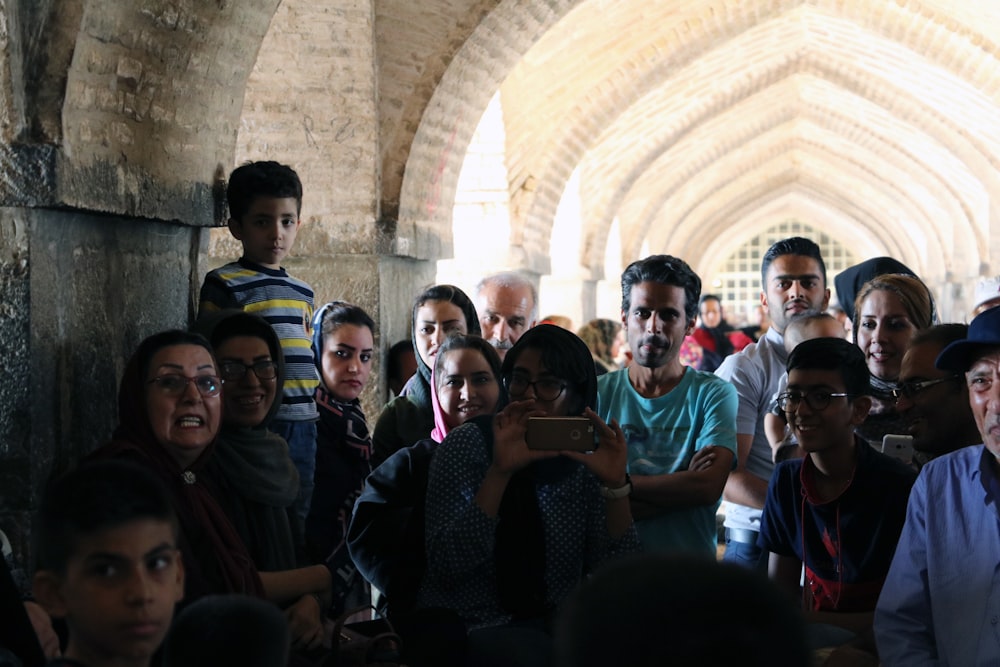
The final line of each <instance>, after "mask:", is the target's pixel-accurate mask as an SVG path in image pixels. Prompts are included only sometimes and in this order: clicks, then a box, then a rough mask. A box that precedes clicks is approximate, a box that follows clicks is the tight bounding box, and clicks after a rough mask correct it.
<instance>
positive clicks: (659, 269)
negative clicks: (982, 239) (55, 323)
mask: <svg viewBox="0 0 1000 667" xmlns="http://www.w3.org/2000/svg"><path fill="white" fill-rule="evenodd" d="M227 194H228V198H229V209H230V213H231V219H230V221H229V229H230V231H231V233H232V234H233V236H234V237H235V238H236V239H238V240H239V241H240V242H241V243H242V245H243V255H242V257H240V259H239V260H237V261H236V262H233V263H231V264H227V265H226V266H223V267H221V268H219V269H216V270H214V271H212V272H211V273H209V274H208V275H207V276H206V279H205V282H204V285H203V287H202V291H201V303H200V308H199V316H198V319H197V321H196V322H195V324H194V325H193V326H192V328H191V330H190V331H181V330H171V331H164V332H160V333H157V334H154V335H152V336H150V337H148V338H146V339H145V340H144V341H142V343H141V344H140V345H139V347H138V348H137V349H136V351H135V353H134V355H133V356H132V358H131V359H130V360H129V362H128V364H127V366H126V368H125V370H124V373H123V376H122V378H121V383H120V389H119V394H118V405H119V425H118V427H117V428H116V429H115V431H114V433H113V434H111V435H110V438H109V441H108V444H107V445H105V446H103V447H101V448H99V449H98V450H96V451H94V452H92V453H91V454H90V455H89V456H88V457H87V458H86V459H85V460H84V461H81V462H80V464H79V465H78V467H76V468H75V469H74V470H72V471H70V472H69V473H67V474H65V475H63V476H61V477H59V478H57V479H55V480H53V482H52V483H51V484H50V485H49V487H48V488H47V489H46V490H45V494H44V499H43V502H42V506H41V512H40V516H39V519H38V526H37V533H38V538H39V539H38V562H37V566H36V567H33V568H32V569H33V570H34V575H33V582H32V583H33V585H32V586H31V591H30V595H28V594H27V593H28V591H25V590H18V588H19V586H18V582H17V581H16V579H15V578H13V577H12V576H11V573H10V571H9V570H10V568H9V567H8V566H7V565H6V561H5V567H4V568H3V570H2V571H0V575H2V576H0V593H2V594H3V600H4V605H5V607H4V609H5V610H6V612H11V613H12V615H11V620H10V621H9V622H5V623H3V624H2V625H3V627H2V628H0V664H3V665H7V664H10V665H19V664H23V665H32V666H34V665H42V664H46V661H47V664H49V665H65V666H72V667H80V666H84V667H105V666H110V665H128V666H134V667H146V666H148V665H165V666H168V667H174V666H175V665H176V666H180V665H201V664H204V665H209V664H212V665H218V664H226V661H230V662H232V661H237V662H238V664H241V665H284V664H290V665H316V664H339V663H337V662H336V654H337V651H338V646H337V637H335V636H333V633H332V632H331V628H334V627H339V626H335V625H334V623H333V620H334V619H340V620H341V621H342V620H343V619H345V618H347V617H348V616H351V615H352V614H353V615H354V617H360V618H366V617H368V616H370V615H371V614H372V613H374V614H375V616H376V617H378V618H380V619H384V620H386V621H387V622H388V623H389V624H390V625H389V627H391V630H392V636H393V637H397V638H398V639H399V641H397V642H395V643H394V644H392V646H393V647H394V650H395V653H394V654H393V655H391V656H388V657H387V656H382V657H381V659H383V660H395V661H396V662H397V664H407V665H414V666H417V667H419V666H420V665H439V666H448V665H474V666H480V665H486V666H489V665H497V666H536V665H537V666H538V667H543V666H546V665H557V666H558V667H574V666H582V665H591V664H593V665H598V664H602V665H603V664H623V665H624V664H628V665H647V664H648V665H652V664H679V665H700V664H723V663H729V662H736V661H739V662H741V663H745V664H751V665H756V664H760V665H765V664H782V665H803V666H804V665H808V664H828V665H839V664H840V665H842V664H849V665H868V664H870V665H877V664H884V665H890V666H891V665H907V666H908V665H920V664H927V665H930V664H953V665H974V664H994V663H996V662H998V661H1000V633H998V632H997V617H998V612H997V601H996V595H997V593H996V592H995V591H1000V586H997V585H996V584H997V583H998V582H997V581H996V580H997V577H998V576H1000V575H998V574H997V571H998V564H1000V539H997V536H998V535H1000V530H998V529H1000V514H998V509H997V499H998V497H1000V464H998V459H1000V308H991V307H989V306H991V305H993V306H995V305H996V303H995V302H992V303H991V301H990V299H995V298H996V284H995V283H986V284H987V285H993V293H992V294H984V295H983V298H980V299H978V301H979V302H980V303H977V306H979V305H980V304H982V305H983V307H982V308H977V310H976V312H975V313H974V317H973V318H972V319H971V322H970V323H969V324H964V323H941V322H939V321H938V318H937V315H936V309H935V304H934V297H933V294H932V293H931V291H930V290H929V289H928V288H927V286H926V285H925V284H924V283H923V282H922V281H921V280H920V278H919V277H918V276H916V275H915V274H914V273H913V272H912V271H910V270H909V269H908V268H907V267H906V266H904V265H902V264H901V263H899V262H898V261H895V260H893V259H891V258H876V259H873V260H868V261H866V262H863V263H861V264H859V265H857V266H855V267H852V268H851V269H849V270H848V271H845V272H844V273H842V274H840V275H839V276H838V277H837V279H836V281H835V282H836V288H837V297H838V301H839V302H840V309H839V311H838V313H844V314H846V317H847V318H848V321H849V326H848V327H845V325H844V324H843V323H842V322H841V321H840V320H839V319H837V317H836V316H835V315H833V314H829V313H827V311H828V309H829V307H830V300H831V296H832V294H831V290H830V288H829V286H828V284H829V283H828V280H827V272H826V266H825V264H824V261H823V258H822V256H821V254H820V250H819V247H818V246H817V245H816V244H815V243H814V242H812V241H810V240H808V239H805V238H800V237H793V238H788V239H783V240H781V241H779V242H777V243H775V244H774V245H773V246H771V248H769V249H768V251H767V252H766V253H765V255H764V257H763V261H762V266H761V306H762V309H763V311H764V312H765V314H766V320H767V322H768V323H769V325H768V326H767V328H766V331H756V330H751V331H743V330H740V329H737V328H734V327H732V326H730V325H729V324H727V323H726V321H725V319H724V316H723V308H722V301H721V299H720V297H719V296H717V295H712V294H703V293H702V284H701V279H700V278H699V276H698V275H697V274H696V273H695V272H694V271H693V270H692V269H691V267H690V266H689V265H688V264H687V263H686V262H685V261H683V260H682V259H680V258H677V257H673V256H670V255H652V256H649V257H645V258H642V259H639V260H637V261H635V262H633V263H632V264H630V265H629V266H628V267H627V268H626V269H625V271H624V272H623V273H622V276H621V290H622V294H621V297H622V301H621V318H620V322H615V321H613V320H607V319H598V320H593V321H591V322H588V323H586V324H585V325H583V326H582V327H580V328H579V329H578V330H577V331H576V332H574V331H573V330H572V324H571V322H569V321H568V320H566V319H565V318H561V317H558V316H550V317H546V318H543V319H542V320H540V319H539V318H538V317H537V304H538V295H537V292H536V289H535V286H534V284H533V283H532V282H531V281H530V280H529V279H527V278H526V277H524V276H522V275H520V274H518V273H517V272H503V273H499V274H493V275H489V276H486V277H485V278H483V280H482V281H481V282H480V283H479V284H478V285H477V286H476V288H475V290H474V293H473V294H472V295H471V296H470V295H468V294H466V293H465V292H463V291H462V290H461V289H459V288H458V287H455V286H453V285H445V284H439V285H432V286H430V287H427V288H426V289H424V290H422V291H421V292H420V293H419V294H418V295H417V296H416V298H415V299H414V301H413V309H412V313H411V316H412V330H411V336H410V339H409V340H408V341H403V342H401V343H400V344H397V345H393V346H392V349H391V353H390V358H389V360H388V363H387V367H388V376H389V379H390V381H391V382H392V383H393V384H392V385H391V393H392V398H391V400H390V401H389V402H388V403H387V404H386V405H385V406H384V408H383V409H382V410H381V412H380V414H379V415H378V417H377V419H376V420H375V421H374V426H373V428H371V429H369V421H368V418H367V417H366V415H365V414H364V412H363V410H362V407H361V402H360V396H361V393H362V391H363V390H364V388H365V387H366V386H367V384H368V383H369V381H370V379H371V370H372V364H373V359H374V356H375V354H376V350H377V349H378V347H379V346H378V345H377V344H376V341H377V340H378V331H377V327H376V324H375V322H374V320H373V319H372V317H370V316H369V315H368V314H367V313H366V312H365V311H364V310H363V309H362V308H360V307H359V306H357V305H354V304H352V303H349V302H346V301H333V302H330V303H326V304H322V305H320V306H319V307H316V304H314V302H313V299H314V297H313V292H312V289H311V288H310V286H309V285H308V284H306V283H304V282H302V281H300V280H297V279H295V278H294V277H292V276H290V275H288V273H287V272H286V271H285V270H284V269H283V268H282V260H283V259H284V258H285V257H286V256H287V254H288V253H289V252H290V250H291V249H292V247H293V244H294V241H295V236H296V233H297V231H298V228H299V225H300V224H301V223H300V219H299V214H300V208H301V199H302V190H301V184H300V182H299V180H298V177H297V176H296V174H295V172H294V171H293V170H292V169H291V168H289V167H287V166H285V165H281V164H278V163H274V162H257V163H248V164H246V165H243V166H241V167H239V168H237V169H236V170H235V171H234V172H233V173H232V175H231V177H230V179H229V186H228V193H227ZM751 334H752V335H751ZM622 346H624V347H625V348H626V349H627V353H622V352H621V350H620V348H621V347H622ZM542 429H544V430H542ZM540 434H541V435H540ZM889 443H892V450H891V451H888V450H889ZM901 443H902V444H901ZM723 500H724V501H725V505H724V506H723V509H724V515H725V516H724V536H725V539H724V545H723V546H724V552H723V553H722V554H721V558H717V554H718V552H719V548H720V545H719V544H718V535H719V527H718V524H717V517H718V514H719V509H720V504H721V503H722V502H723ZM640 552H643V553H640ZM16 569H17V568H15V570H16ZM20 588H22V589H23V588H24V586H23V585H22V586H21V587H20ZM9 603H13V606H11V604H9Z"/></svg>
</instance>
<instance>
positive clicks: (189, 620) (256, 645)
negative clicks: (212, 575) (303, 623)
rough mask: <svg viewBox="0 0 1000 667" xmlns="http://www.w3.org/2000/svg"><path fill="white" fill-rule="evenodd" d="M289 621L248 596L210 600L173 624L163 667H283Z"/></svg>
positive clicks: (201, 600) (286, 651)
mask: <svg viewBox="0 0 1000 667" xmlns="http://www.w3.org/2000/svg"><path fill="white" fill-rule="evenodd" d="M288 647H289V635H288V624H287V623H286V622H285V616H284V614H282V613H281V610H280V609H278V607H276V606H275V605H273V604H269V603H268V602H265V601H264V600H260V599H258V598H253V597H250V596H249V595H209V596H207V597H203V598H202V599H200V600H198V601H197V602H195V603H194V604H192V605H191V606H189V607H187V608H186V609H185V610H184V611H183V612H181V613H180V614H178V616H177V618H176V619H175V620H174V624H173V627H172V628H171V629H170V634H169V635H167V639H166V641H165V642H164V644H163V665H164V667H201V666H202V665H204V666H205V667H218V666H219V665H240V666H241V667H281V666H282V665H284V664H286V662H287V660H288Z"/></svg>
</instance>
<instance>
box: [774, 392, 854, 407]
mask: <svg viewBox="0 0 1000 667" xmlns="http://www.w3.org/2000/svg"><path fill="white" fill-rule="evenodd" d="M841 396H848V397H849V396H851V394H845V393H842V392H833V391H823V390H820V389H817V390H816V391H806V392H801V391H786V392H785V393H784V394H780V395H779V396H778V407H779V408H781V409H782V410H784V411H785V412H794V411H795V410H798V409H799V405H801V404H802V402H803V401H805V404H806V405H808V406H809V407H810V408H811V409H813V410H816V411H817V412H819V411H820V410H826V408H827V407H828V406H829V405H830V401H832V400H833V399H835V398H839V397H841Z"/></svg>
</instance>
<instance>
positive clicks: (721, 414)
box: [696, 382, 739, 465]
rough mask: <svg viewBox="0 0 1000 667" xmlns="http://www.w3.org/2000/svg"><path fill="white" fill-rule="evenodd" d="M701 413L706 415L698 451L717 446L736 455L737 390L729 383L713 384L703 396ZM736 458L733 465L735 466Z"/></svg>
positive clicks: (698, 441)
mask: <svg viewBox="0 0 1000 667" xmlns="http://www.w3.org/2000/svg"><path fill="white" fill-rule="evenodd" d="M701 397H702V399H701V405H700V406H699V411H700V412H701V414H703V415H705V418H704V423H703V426H702V429H701V432H700V433H699V434H698V439H697V441H696V446H697V448H698V449H701V448H702V447H707V446H709V445H715V446H717V447H725V448H726V449H728V450H730V451H732V453H733V456H734V457H735V455H736V413H737V411H738V410H739V397H738V396H737V394H736V389H735V388H734V387H733V385H731V384H729V383H728V382H713V383H711V384H710V385H708V386H707V387H706V389H705V391H704V392H702V394H701ZM735 462H736V461H735V458H734V460H733V463H734V465H735Z"/></svg>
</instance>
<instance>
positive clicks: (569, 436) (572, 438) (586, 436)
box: [524, 417, 596, 452]
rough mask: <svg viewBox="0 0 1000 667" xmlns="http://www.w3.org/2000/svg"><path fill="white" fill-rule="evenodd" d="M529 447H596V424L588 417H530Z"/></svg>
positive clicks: (576, 448)
mask: <svg viewBox="0 0 1000 667" xmlns="http://www.w3.org/2000/svg"><path fill="white" fill-rule="evenodd" d="M524 439H525V441H526V442H527V443H528V449H555V450H561V449H572V450H575V451H578V452H589V451H591V450H593V449H594V447H595V446H596V442H595V440H594V425H593V424H592V423H591V422H590V420H589V419H587V418H586V417H528V432H527V433H526V434H525V436H524Z"/></svg>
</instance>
